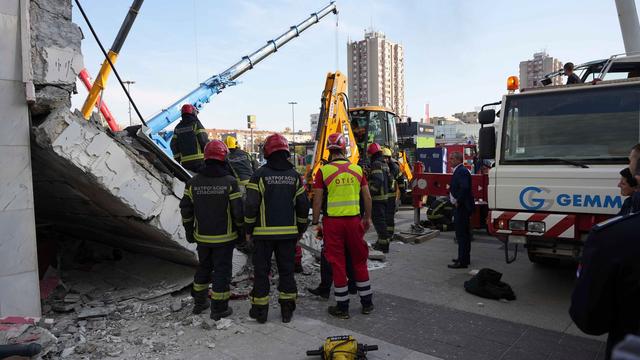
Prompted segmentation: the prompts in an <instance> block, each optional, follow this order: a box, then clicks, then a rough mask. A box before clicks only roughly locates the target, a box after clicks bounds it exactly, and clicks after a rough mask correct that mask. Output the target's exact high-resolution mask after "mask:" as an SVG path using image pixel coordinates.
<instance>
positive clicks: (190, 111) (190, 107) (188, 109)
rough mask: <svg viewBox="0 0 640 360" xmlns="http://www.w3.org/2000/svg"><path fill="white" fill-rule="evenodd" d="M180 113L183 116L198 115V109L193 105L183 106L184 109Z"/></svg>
mask: <svg viewBox="0 0 640 360" xmlns="http://www.w3.org/2000/svg"><path fill="white" fill-rule="evenodd" d="M180 112H181V113H182V114H193V115H196V114H198V109H196V107H195V106H193V105H191V104H184V105H182V108H181V109H180Z"/></svg>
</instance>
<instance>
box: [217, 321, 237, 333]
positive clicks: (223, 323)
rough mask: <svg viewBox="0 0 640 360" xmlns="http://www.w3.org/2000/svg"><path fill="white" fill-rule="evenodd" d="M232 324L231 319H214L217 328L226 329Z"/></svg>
mask: <svg viewBox="0 0 640 360" xmlns="http://www.w3.org/2000/svg"><path fill="white" fill-rule="evenodd" d="M231 325H233V321H232V320H231V319H220V320H218V321H216V329H217V330H226V329H228V328H230V327H231Z"/></svg>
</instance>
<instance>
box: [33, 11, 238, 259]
mask: <svg viewBox="0 0 640 360" xmlns="http://www.w3.org/2000/svg"><path fill="white" fill-rule="evenodd" d="M30 18H31V47H32V49H31V53H32V62H33V73H34V85H35V89H36V101H35V103H33V104H31V105H30V110H31V118H32V124H31V125H32V158H33V179H34V199H35V208H36V219H37V222H38V224H39V225H47V226H50V227H52V228H53V229H52V230H54V231H56V232H58V233H61V234H63V235H64V236H65V237H68V238H75V239H85V240H93V241H99V242H102V243H105V244H109V245H111V246H115V247H119V248H124V249H127V250H131V251H134V252H138V253H144V254H151V255H154V256H158V257H161V258H164V259H168V260H171V261H174V262H179V263H184V264H195V263H196V256H195V253H194V251H195V245H193V244H189V243H187V242H186V239H185V236H184V229H183V227H182V222H181V218H180V211H179V207H178V205H179V202H180V199H181V198H182V194H183V191H184V183H183V182H182V181H180V180H177V179H176V178H174V177H173V176H172V175H170V174H169V173H168V172H167V171H166V170H165V169H164V168H163V166H161V165H157V161H156V162H154V156H153V155H151V154H150V153H149V152H148V151H146V150H145V149H144V148H143V147H142V146H140V144H139V143H138V141H137V139H135V138H132V137H129V136H126V133H124V132H123V133H117V134H113V133H111V132H110V131H109V130H107V129H105V128H104V127H103V126H102V125H100V124H99V121H97V120H96V119H92V121H85V120H84V119H83V118H82V117H81V115H80V114H79V112H77V111H76V112H71V111H70V110H69V109H70V107H71V101H70V96H71V94H72V93H74V92H75V84H76V76H77V74H78V73H79V72H80V70H81V69H82V67H83V64H82V55H81V52H80V43H81V40H82V38H83V34H82V32H81V31H80V28H79V27H78V26H77V25H76V24H74V23H73V22H72V21H71V1H70V0H33V1H31V6H30ZM96 116H97V115H96ZM235 260H236V263H237V264H236V267H242V266H243V265H244V263H245V262H246V257H244V256H243V255H242V254H236V259H235Z"/></svg>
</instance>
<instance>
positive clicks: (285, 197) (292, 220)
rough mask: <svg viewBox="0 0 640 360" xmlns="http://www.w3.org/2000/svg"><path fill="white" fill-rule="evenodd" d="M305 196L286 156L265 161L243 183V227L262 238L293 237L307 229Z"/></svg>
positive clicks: (297, 176) (299, 180)
mask: <svg viewBox="0 0 640 360" xmlns="http://www.w3.org/2000/svg"><path fill="white" fill-rule="evenodd" d="M308 217H309V199H308V198H307V194H306V192H305V189H304V187H303V184H302V179H301V177H300V175H299V174H298V173H297V172H296V171H295V170H294V169H293V165H292V164H291V163H289V162H288V161H287V160H286V159H284V160H282V161H280V162H276V161H273V162H272V161H271V159H269V160H268V162H267V164H266V165H264V166H262V167H260V168H259V169H258V170H256V172H255V173H254V174H253V176H252V177H251V180H250V181H249V184H247V200H246V204H245V218H244V221H245V224H246V226H245V230H246V232H247V234H253V236H254V237H256V238H262V239H295V238H297V237H298V235H301V234H302V233H304V232H305V230H306V229H307V221H308V220H307V218H308Z"/></svg>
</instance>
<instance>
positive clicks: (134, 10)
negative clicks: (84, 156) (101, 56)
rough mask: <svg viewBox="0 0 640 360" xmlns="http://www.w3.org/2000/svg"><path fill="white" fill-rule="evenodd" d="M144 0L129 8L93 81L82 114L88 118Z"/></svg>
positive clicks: (137, 0)
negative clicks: (106, 57)
mask: <svg viewBox="0 0 640 360" xmlns="http://www.w3.org/2000/svg"><path fill="white" fill-rule="evenodd" d="M143 2H144V0H134V1H133V4H132V5H131V7H130V8H129V12H128V13H127V16H126V17H125V19H124V21H123V22H122V26H120V30H119V31H118V35H116V38H115V40H113V45H111V49H110V50H109V54H108V55H107V56H108V59H105V60H104V62H103V63H102V66H101V67H100V72H99V73H98V75H97V76H96V80H95V81H94V82H93V85H92V86H91V90H89V95H87V99H86V100H85V101H84V105H82V116H84V118H85V119H86V120H89V118H91V114H92V113H93V107H94V106H95V105H96V101H97V100H98V97H99V96H100V92H102V90H104V88H105V87H106V86H107V79H108V78H109V74H110V73H111V64H115V62H116V60H117V59H118V53H120V49H122V45H123V44H124V40H125V39H126V38H127V35H128V34H129V30H131V26H132V25H133V22H134V20H135V19H136V16H137V15H138V12H139V11H140V7H141V6H142V3H143Z"/></svg>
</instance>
